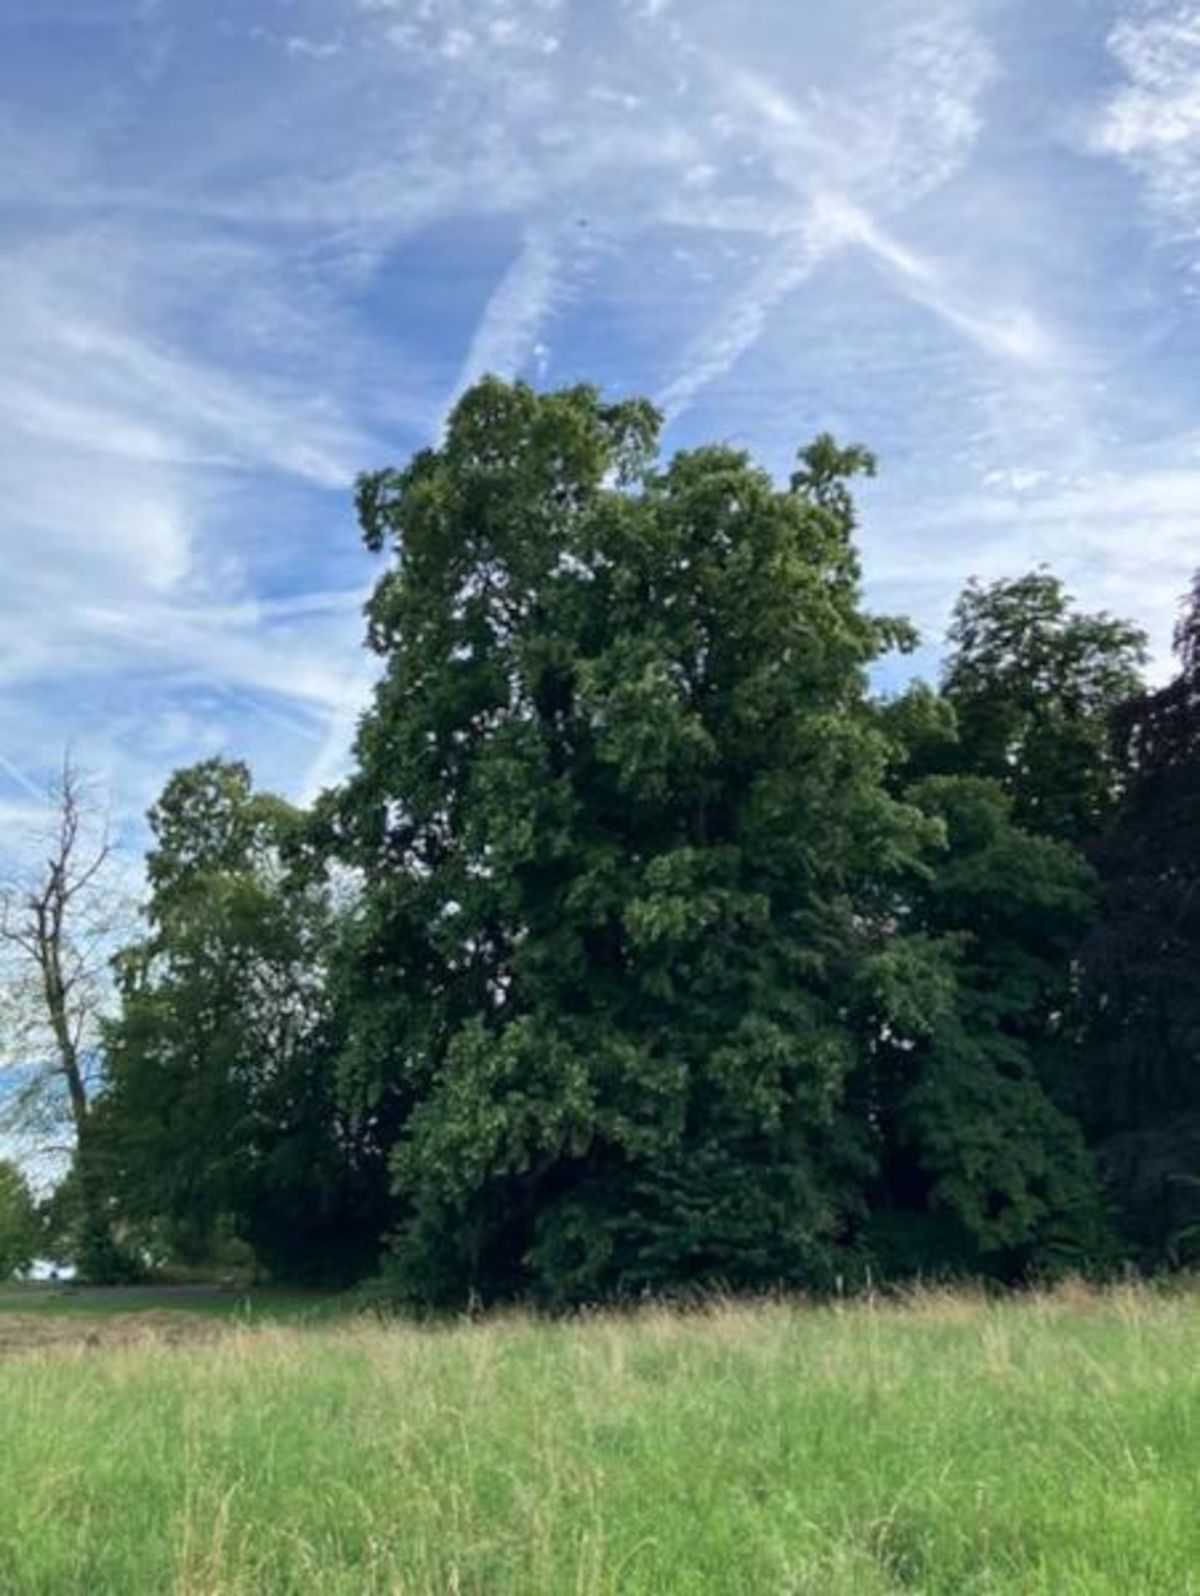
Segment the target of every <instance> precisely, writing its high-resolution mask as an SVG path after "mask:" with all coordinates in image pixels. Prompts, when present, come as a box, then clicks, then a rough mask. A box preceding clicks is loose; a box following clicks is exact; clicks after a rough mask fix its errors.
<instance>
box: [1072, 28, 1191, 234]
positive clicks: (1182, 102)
mask: <svg viewBox="0 0 1200 1596" xmlns="http://www.w3.org/2000/svg"><path fill="white" fill-rule="evenodd" d="M1108 46H1109V49H1110V51H1111V52H1112V55H1113V56H1114V58H1115V59H1116V61H1117V62H1118V63H1119V64H1120V66H1121V68H1122V69H1123V71H1124V73H1125V77H1126V81H1125V83H1124V84H1123V85H1122V86H1121V87H1120V88H1119V89H1117V90H1116V91H1115V93H1113V95H1112V96H1111V97H1110V98H1109V100H1108V103H1107V105H1106V106H1105V109H1104V112H1103V114H1102V116H1101V117H1100V118H1099V121H1098V123H1097V125H1096V127H1095V130H1094V135H1093V144H1094V147H1095V148H1096V149H1097V150H1098V151H1100V152H1102V153H1105V154H1110V155H1114V156H1117V157H1119V158H1120V159H1122V160H1124V161H1126V162H1128V163H1129V165H1130V166H1131V167H1132V168H1133V170H1134V171H1135V172H1137V173H1138V175H1139V176H1140V177H1141V178H1142V179H1143V180H1144V182H1145V184H1146V187H1147V191H1148V195H1149V199H1150V202H1151V204H1152V205H1153V207H1154V208H1155V211H1156V212H1157V214H1158V216H1159V218H1160V219H1161V221H1162V223H1163V225H1164V226H1165V227H1166V229H1167V230H1168V232H1169V233H1171V234H1173V235H1183V236H1186V237H1188V238H1195V237H1196V236H1197V234H1200V5H1196V4H1194V3H1190V4H1184V5H1180V4H1178V3H1171V4H1156V5H1152V6H1150V7H1149V8H1146V9H1143V10H1142V11H1141V12H1139V13H1138V14H1135V15H1133V16H1130V17H1126V18H1124V19H1122V20H1121V21H1120V22H1118V23H1117V25H1116V26H1115V27H1114V28H1113V29H1112V31H1111V32H1110V34H1109V36H1108Z"/></svg>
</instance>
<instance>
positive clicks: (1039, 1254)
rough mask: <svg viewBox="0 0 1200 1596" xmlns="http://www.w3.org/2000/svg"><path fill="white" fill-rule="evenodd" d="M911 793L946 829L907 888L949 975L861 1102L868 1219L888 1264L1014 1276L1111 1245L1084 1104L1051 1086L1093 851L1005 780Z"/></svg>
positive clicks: (949, 783) (891, 1268)
mask: <svg viewBox="0 0 1200 1596" xmlns="http://www.w3.org/2000/svg"><path fill="white" fill-rule="evenodd" d="M907 796H908V799H909V801H911V802H913V803H915V804H916V805H918V806H919V807H920V808H921V809H922V811H923V812H924V813H926V814H927V815H929V816H930V817H931V818H934V817H936V818H937V819H938V820H939V821H940V822H941V824H942V825H943V827H944V837H945V842H944V847H943V849H942V850H941V851H940V853H939V854H937V855H935V856H933V857H932V858H931V859H930V861H929V863H928V866H927V869H926V871H925V872H924V873H923V875H922V876H921V877H920V878H918V879H915V880H914V881H913V883H912V884H911V887H910V889H909V891H908V892H907V893H906V894H905V895H904V899H903V913H904V918H905V922H906V924H907V926H908V929H909V935H910V939H912V938H914V937H918V936H919V937H924V938H928V939H931V940H932V941H933V942H934V944H935V945H936V946H937V948H938V950H939V953H940V957H939V959H938V961H937V964H936V965H935V966H934V968H935V970H936V975H937V986H936V988H935V989H934V990H933V991H932V992H931V993H930V994H929V996H928V997H927V999H926V1001H925V1003H924V1004H923V1005H922V1007H921V1008H920V1010H919V1011H918V1012H917V1015H916V1016H915V1022H914V1023H909V1024H903V1023H901V1024H897V1023H894V1022H893V1023H892V1024H890V1025H888V1026H886V1027H882V1028H881V1035H880V1038H879V1041H878V1045H877V1047H876V1048H875V1050H874V1051H873V1053H872V1054H871V1056H870V1058H869V1062H868V1068H867V1069H866V1071H865V1073H864V1077H863V1081H862V1083H861V1084H860V1087H859V1089H858V1090H857V1091H856V1092H855V1093H853V1094H852V1096H851V1100H850V1101H851V1107H852V1109H853V1111H854V1112H856V1113H857V1114H858V1115H859V1117H860V1119H861V1120H862V1121H863V1122H865V1123H867V1124H869V1125H871V1126H872V1127H873V1128H874V1131H875V1137H876V1144H877V1159H878V1183H877V1185H876V1187H875V1189H874V1191H873V1193H872V1197H871V1210H872V1214H871V1220H870V1223H869V1225H868V1232H867V1233H868V1237H869V1241H870V1246H871V1250H872V1252H873V1254H874V1256H875V1258H876V1260H877V1262H878V1265H879V1266H880V1267H881V1269H882V1270H883V1271H884V1272H888V1273H894V1272H914V1271H920V1272H923V1273H936V1272H938V1271H939V1270H953V1269H957V1270H959V1271H964V1270H966V1271H971V1272H978V1271H986V1272H989V1273H993V1274H999V1275H1002V1276H1006V1277H1009V1278H1014V1277H1017V1276H1020V1275H1023V1274H1025V1273H1027V1272H1028V1271H1029V1270H1031V1269H1032V1270H1039V1271H1043V1272H1044V1271H1052V1270H1056V1269H1063V1268H1074V1269H1079V1268H1084V1267H1089V1266H1094V1265H1097V1264H1104V1263H1107V1262H1108V1261H1109V1260H1110V1258H1111V1256H1112V1239H1111V1236H1110V1234H1109V1230H1108V1225H1107V1221H1106V1218H1105V1214H1104V1208H1103V1203H1102V1199H1101V1193H1100V1188H1099V1183H1098V1180H1097V1177H1096V1171H1095V1168H1094V1166H1093V1163H1092V1160H1091V1157H1090V1155H1089V1153H1088V1150H1087V1147H1086V1145H1085V1142H1084V1138H1083V1135H1082V1133H1081V1130H1080V1126H1079V1124H1078V1122H1077V1120H1076V1119H1075V1118H1074V1117H1073V1116H1072V1115H1071V1114H1070V1113H1068V1112H1066V1111H1065V1110H1064V1109H1063V1108H1062V1107H1060V1106H1058V1105H1057V1104H1056V1103H1055V1101H1054V1098H1053V1095H1052V1093H1051V1091H1050V1089H1049V1085H1050V1082H1051V1081H1052V1080H1053V1079H1054V1078H1055V1076H1056V1075H1057V1074H1058V1073H1060V1071H1061V1063H1060V1061H1059V1060H1058V1059H1057V1058H1051V1057H1048V1055H1053V1054H1055V1053H1056V1051H1057V1050H1059V1049H1061V1048H1063V1047H1069V1046H1070V1045H1071V1042H1072V1040H1073V1039H1072V1038H1070V1037H1064V1035H1063V1034H1062V1033H1063V1028H1064V1024H1065V1017H1066V1015H1067V1014H1068V1012H1069V1011H1070V1010H1071V1007H1072V1004H1073V992H1072V987H1073V969H1074V964H1073V961H1074V958H1075V955H1076V952H1077V949H1078V945H1079V941H1080V938H1081V936H1082V935H1083V933H1084V932H1085V930H1086V929H1087V928H1088V926H1089V924H1090V923H1091V918H1092V914H1093V910H1094V901H1095V879H1094V875H1093V872H1092V871H1091V869H1090V868H1089V866H1088V865H1087V864H1086V862H1085V861H1084V860H1083V859H1082V858H1081V856H1080V855H1079V854H1078V853H1077V852H1076V851H1075V850H1073V849H1072V848H1070V847H1068V846H1067V845H1065V844H1063V843H1060V842H1057V841H1055V840H1054V839H1053V838H1049V837H1039V836H1035V835H1033V834H1031V833H1029V832H1027V831H1025V830H1023V829H1022V828H1021V827H1019V826H1018V825H1016V823H1015V822H1014V820H1013V817H1012V807H1013V806H1012V801H1011V799H1010V798H1009V797H1008V796H1007V795H1006V794H1005V793H1004V791H1003V790H1002V789H1001V787H1000V786H999V784H998V783H996V782H994V781H992V780H989V779H984V778H980V777H976V776H929V777H925V778H924V779H923V780H920V781H918V782H917V783H916V784H915V785H913V786H912V787H910V788H908V789H907Z"/></svg>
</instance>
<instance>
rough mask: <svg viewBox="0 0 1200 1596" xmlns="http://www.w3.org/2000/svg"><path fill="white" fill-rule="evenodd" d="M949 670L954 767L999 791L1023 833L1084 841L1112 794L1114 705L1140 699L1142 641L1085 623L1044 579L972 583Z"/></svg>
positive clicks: (1106, 618) (1041, 574)
mask: <svg viewBox="0 0 1200 1596" xmlns="http://www.w3.org/2000/svg"><path fill="white" fill-rule="evenodd" d="M948 642H949V652H948V654H947V658H946V664H945V668H944V672H943V691H944V693H945V696H946V698H947V700H948V701H949V702H950V704H951V705H952V706H953V709H954V713H955V718H956V722H957V730H958V735H957V738H956V740H955V743H954V750H955V752H954V764H953V768H954V769H956V770H959V771H962V772H963V773H966V774H970V775H974V776H987V777H990V778H991V779H992V780H994V781H996V782H998V783H999V784H1000V786H1001V787H1002V788H1003V789H1004V791H1005V792H1006V793H1007V794H1008V795H1009V797H1010V798H1011V800H1012V804H1013V818H1014V819H1015V820H1016V822H1017V824H1018V825H1020V826H1023V827H1025V828H1026V829H1027V830H1029V831H1031V832H1035V833H1039V834H1042V835H1045V836H1050V837H1055V838H1058V839H1059V840H1061V841H1067V842H1073V843H1084V842H1086V841H1087V840H1088V839H1089V838H1091V837H1093V836H1094V835H1095V833H1096V831H1097V829H1098V828H1099V826H1100V825H1101V824H1102V822H1103V820H1104V817H1105V815H1106V814H1107V813H1108V811H1109V809H1110V807H1111V805H1112V802H1113V800H1114V798H1115V796H1116V790H1117V781H1118V771H1117V767H1116V764H1115V762H1114V757H1113V753H1112V748H1111V741H1110V724H1111V717H1112V715H1113V712H1114V710H1115V709H1116V707H1117V706H1118V705H1119V704H1121V703H1123V702H1125V701H1126V700H1127V699H1128V698H1130V697H1131V696H1132V695H1133V694H1135V693H1136V692H1138V690H1139V689H1140V686H1141V667H1142V665H1143V663H1144V661H1145V656H1146V639H1145V635H1144V633H1143V632H1142V631H1141V630H1140V629H1139V628H1138V627H1136V626H1133V625H1131V624H1130V623H1129V622H1127V621H1123V620H1120V619H1117V618H1115V617H1113V616H1111V615H1107V614H1105V613H1103V612H1101V613H1098V614H1092V615H1089V614H1083V613H1080V612H1079V611H1078V610H1076V609H1075V608H1074V606H1073V602H1072V599H1071V597H1070V595H1069V594H1068V593H1067V592H1066V590H1065V589H1064V587H1063V585H1062V583H1061V582H1060V581H1059V579H1058V578H1057V577H1055V576H1052V575H1051V574H1050V573H1049V572H1048V571H1045V570H1039V571H1033V572H1030V573H1029V574H1028V575H1026V576H1022V577H1018V578H1016V579H1015V580H1006V581H1000V582H993V583H991V584H990V585H988V586H984V585H982V584H980V583H978V582H972V583H970V584H968V586H967V587H966V589H965V590H964V592H963V594H962V596H961V597H960V599H959V601H958V604H957V606H956V608H955V611H954V618H953V622H952V624H951V628H950V634H949V638H948Z"/></svg>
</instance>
